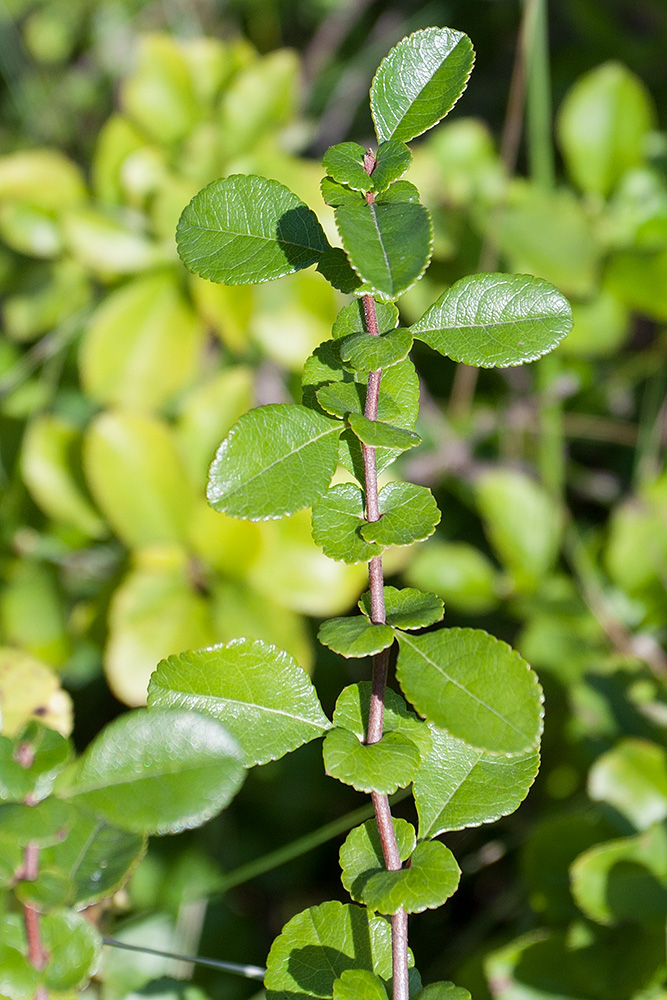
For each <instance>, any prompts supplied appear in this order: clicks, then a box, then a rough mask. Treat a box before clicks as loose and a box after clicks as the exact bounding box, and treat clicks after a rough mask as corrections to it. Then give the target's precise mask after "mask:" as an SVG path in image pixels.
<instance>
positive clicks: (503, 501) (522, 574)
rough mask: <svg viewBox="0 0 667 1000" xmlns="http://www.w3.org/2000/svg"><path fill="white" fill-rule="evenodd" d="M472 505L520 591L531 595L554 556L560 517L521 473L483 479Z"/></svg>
mask: <svg viewBox="0 0 667 1000" xmlns="http://www.w3.org/2000/svg"><path fill="white" fill-rule="evenodd" d="M476 496H477V503H478V506H479V510H480V514H481V515H482V519H483V521H484V527H485V530H486V533H487V535H488V537H489V541H490V542H491V545H492V546H493V548H494V549H495V551H496V553H497V555H498V557H499V559H500V560H501V562H502V563H504V565H505V566H506V567H507V568H508V570H510V572H511V573H512V576H513V577H514V584H515V586H516V587H517V589H519V590H528V591H529V590H534V589H535V588H536V587H537V586H538V584H539V583H540V581H541V580H542V579H543V578H544V577H545V576H546V574H547V573H548V572H549V570H550V569H551V567H552V565H553V563H554V562H555V560H556V557H557V555H558V550H559V548H560V539H561V533H562V523H563V522H562V514H561V510H560V508H559V506H558V504H557V503H556V501H554V500H553V499H552V497H550V496H549V495H548V493H547V492H546V491H545V490H544V488H543V487H542V486H540V485H539V484H538V483H536V482H534V480H532V479H531V478H529V477H528V476H526V475H525V474H524V473H521V472H515V471H514V470H510V469H495V470H492V471H490V472H485V473H483V474H482V475H481V476H480V477H479V479H478V481H477V487H476Z"/></svg>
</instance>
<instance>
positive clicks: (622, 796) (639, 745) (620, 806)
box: [588, 737, 667, 830]
mask: <svg viewBox="0 0 667 1000" xmlns="http://www.w3.org/2000/svg"><path fill="white" fill-rule="evenodd" d="M588 794H589V795H590V797H591V798H592V799H593V800H594V801H596V802H607V803H608V804H609V805H611V806H613V807H614V809H616V810H618V812H619V813H621V815H622V816H625V818H626V819H628V820H630V822H631V823H632V824H633V826H635V827H636V828H637V829H638V830H645V829H647V827H649V826H651V825H652V824H653V823H656V822H660V821H661V820H664V819H667V752H666V751H665V749H664V747H662V746H659V745H658V744H657V743H652V742H651V741H650V740H643V739H637V738H633V737H629V738H625V739H622V740H620V741H619V742H618V743H617V744H616V746H615V747H612V749H611V750H608V751H607V753H603V754H602V756H601V757H598V759H597V760H596V761H595V763H594V764H593V767H592V768H591V770H590V772H589V775H588Z"/></svg>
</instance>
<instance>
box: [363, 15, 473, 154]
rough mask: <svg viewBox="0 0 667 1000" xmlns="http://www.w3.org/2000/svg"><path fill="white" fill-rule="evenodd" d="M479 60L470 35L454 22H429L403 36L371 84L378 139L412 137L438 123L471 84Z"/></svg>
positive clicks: (402, 139) (405, 138) (406, 139)
mask: <svg viewBox="0 0 667 1000" xmlns="http://www.w3.org/2000/svg"><path fill="white" fill-rule="evenodd" d="M474 61H475V53H474V50H473V47H472V44H471V42H470V39H469V38H468V36H467V35H464V34H463V33H462V32H460V31H453V30H452V29H451V28H424V29H423V30H421V31H415V32H414V34H412V35H409V36H408V37H407V38H404V39H402V41H400V42H399V43H398V45H396V46H395V47H394V48H393V49H392V50H391V52H390V53H389V54H388V55H387V56H386V57H385V58H384V59H383V60H382V62H381V63H380V66H379V69H378V71H377V73H376V74H375V78H374V80H373V83H372V86H371V113H372V115H373V122H374V124H375V131H376V133H377V137H378V140H379V141H380V142H386V141H387V140H388V139H400V140H401V141H402V142H410V140H411V139H414V138H415V137H416V136H418V135H421V134H422V132H426V130H427V129H430V128H432V127H433V126H434V125H437V123H438V122H439V121H440V120H441V119H442V118H444V117H445V115H446V114H447V113H448V112H449V111H451V109H452V108H453V107H454V105H455V104H456V102H457V101H458V99H459V97H460V96H461V94H462V93H463V91H464V90H465V87H466V84H467V82H468V77H469V76H470V73H471V72H472V67H473V63H474Z"/></svg>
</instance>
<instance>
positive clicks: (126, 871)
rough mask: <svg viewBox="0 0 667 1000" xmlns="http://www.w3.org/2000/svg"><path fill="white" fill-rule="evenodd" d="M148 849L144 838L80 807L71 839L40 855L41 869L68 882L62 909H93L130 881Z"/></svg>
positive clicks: (39, 879)
mask: <svg viewBox="0 0 667 1000" xmlns="http://www.w3.org/2000/svg"><path fill="white" fill-rule="evenodd" d="M72 809H75V806H74V805H72ZM145 849H146V842H145V839H144V837H142V836H140V835H139V834H136V833H129V832H128V831H127V830H121V829H120V828H119V827H116V826H113V825H112V824H110V823H108V822H107V821H106V820H104V819H102V818H101V817H99V816H95V815H94V813H91V812H88V811H87V810H85V809H81V808H79V807H78V806H77V807H76V822H75V823H74V824H73V826H72V829H71V830H70V832H69V834H68V836H67V839H66V840H64V841H63V842H62V843H60V844H55V845H54V846H53V847H47V848H45V849H43V850H42V851H40V866H42V865H43V866H44V867H45V868H48V869H51V870H53V871H58V872H60V873H61V874H62V875H63V876H64V877H65V878H66V879H67V889H66V890H65V891H64V892H63V893H62V894H61V896H60V905H61V906H62V905H63V904H66V905H68V906H77V907H80V906H90V905H91V904H92V903H96V902H98V901H99V900H100V899H105V898H106V897H108V896H111V895H113V893H114V892H116V891H117V890H118V889H119V888H120V887H121V886H122V885H123V883H124V882H125V881H127V879H128V878H129V876H130V874H131V872H132V871H133V870H134V868H135V867H136V865H137V864H138V863H139V861H140V859H141V858H142V857H143V854H144V851H145ZM37 881H38V882H40V881H41V876H40V878H38V880H37Z"/></svg>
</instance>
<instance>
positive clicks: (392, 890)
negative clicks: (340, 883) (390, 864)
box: [363, 840, 461, 914]
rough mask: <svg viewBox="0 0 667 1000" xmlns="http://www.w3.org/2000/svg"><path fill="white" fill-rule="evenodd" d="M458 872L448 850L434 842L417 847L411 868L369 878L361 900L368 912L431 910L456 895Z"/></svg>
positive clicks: (382, 872)
mask: <svg viewBox="0 0 667 1000" xmlns="http://www.w3.org/2000/svg"><path fill="white" fill-rule="evenodd" d="M460 877H461V870H460V869H459V866H458V865H457V863H456V859H455V857H454V855H453V854H452V852H451V851H450V850H449V848H448V847H445V845H444V844H441V843H440V842H439V841H437V840H433V841H430V842H429V843H425V844H417V847H416V848H415V851H414V854H413V855H412V857H411V858H410V867H409V868H403V869H402V870H401V871H397V872H393V871H392V872H389V871H381V872H376V873H375V874H373V875H371V876H370V878H369V879H368V881H367V882H366V885H365V886H364V890H363V896H364V902H365V904H366V906H367V907H368V908H369V909H370V910H378V911H379V912H380V913H386V914H391V913H396V912H397V910H399V909H404V910H406V911H407V912H408V913H421V912H422V911H423V910H433V909H436V908H437V907H438V906H442V904H443V903H444V902H445V901H446V900H448V899H449V897H450V896H451V895H453V894H454V893H455V892H456V889H457V887H458V884H459V879H460Z"/></svg>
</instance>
